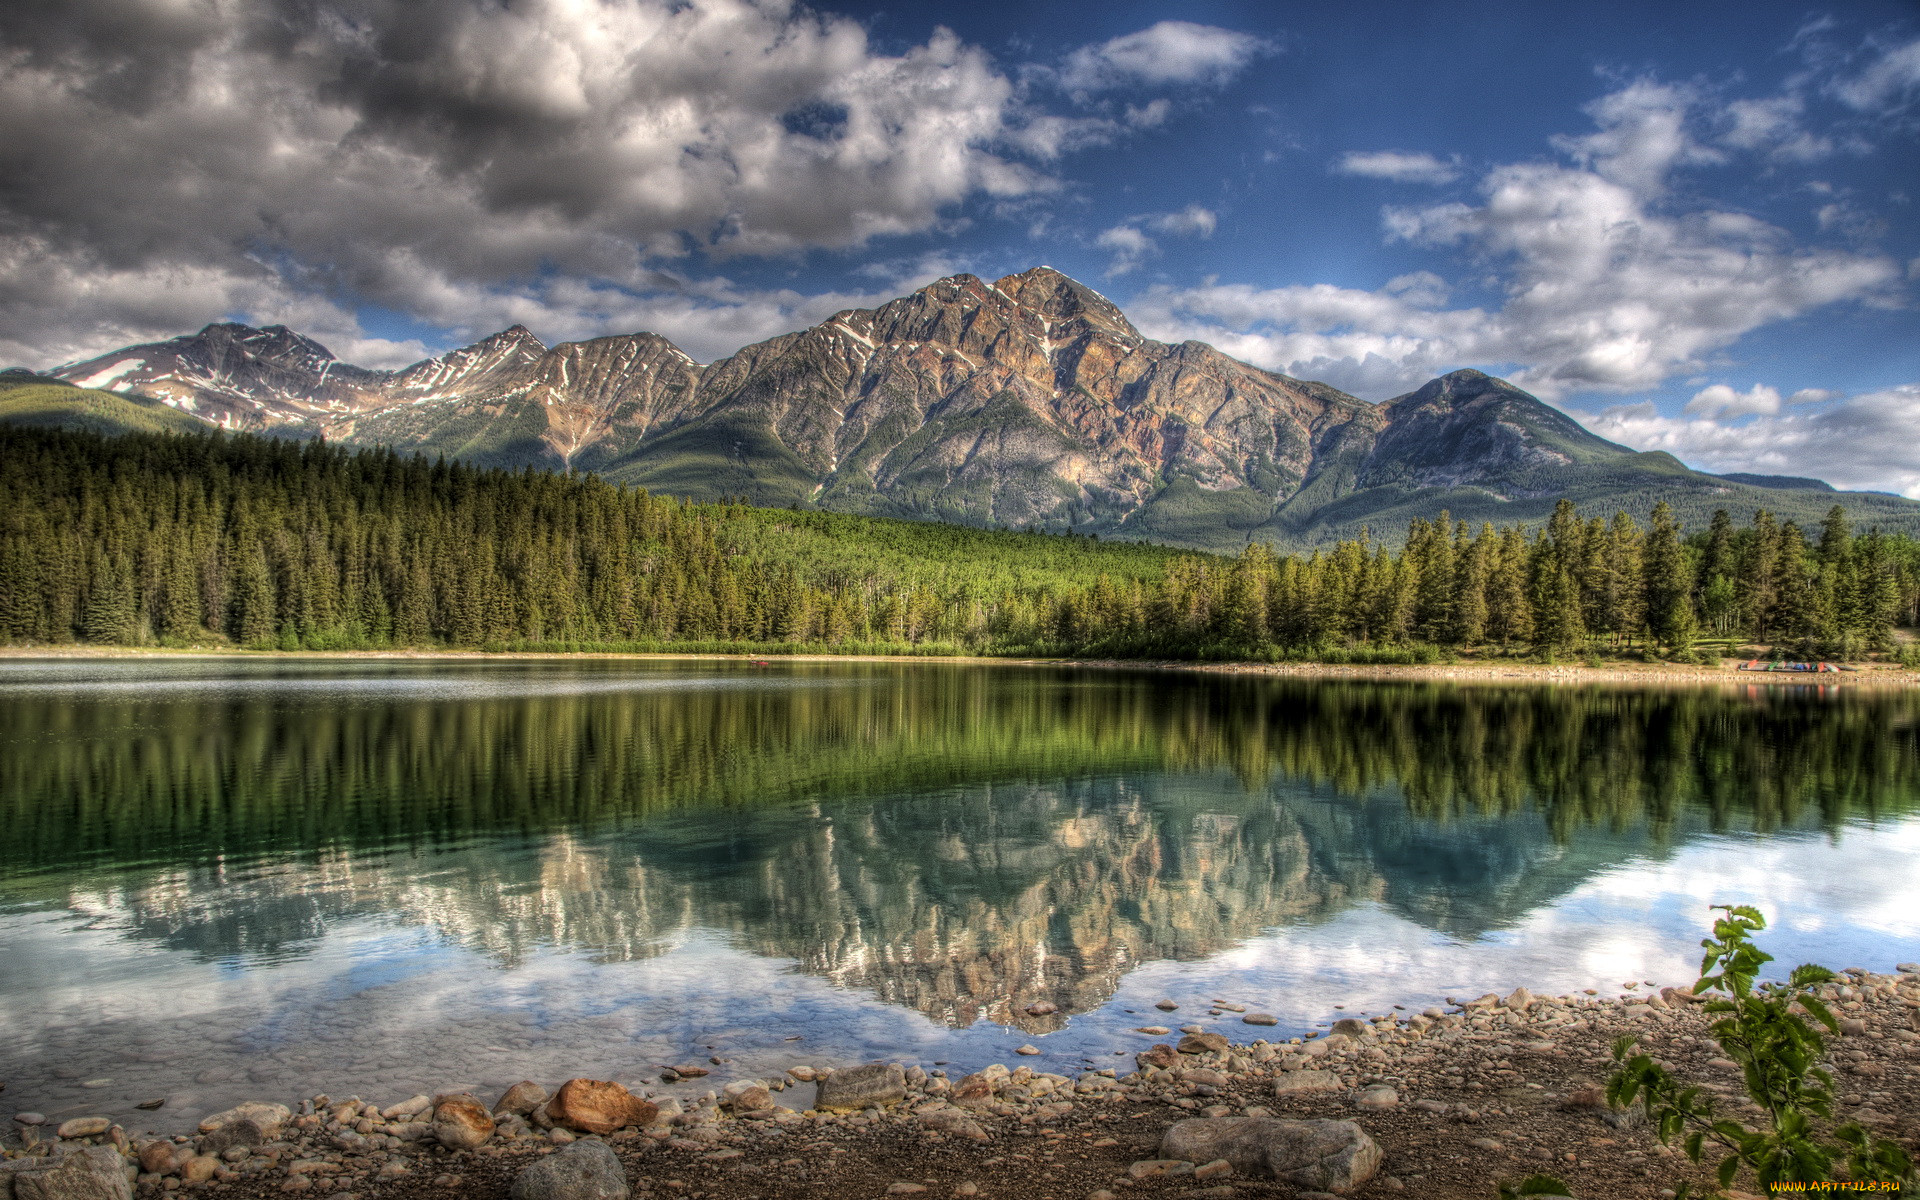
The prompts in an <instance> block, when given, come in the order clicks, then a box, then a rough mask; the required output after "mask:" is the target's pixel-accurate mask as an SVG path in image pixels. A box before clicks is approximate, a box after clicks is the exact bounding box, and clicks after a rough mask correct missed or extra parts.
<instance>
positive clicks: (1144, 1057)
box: [1133, 1042, 1180, 1069]
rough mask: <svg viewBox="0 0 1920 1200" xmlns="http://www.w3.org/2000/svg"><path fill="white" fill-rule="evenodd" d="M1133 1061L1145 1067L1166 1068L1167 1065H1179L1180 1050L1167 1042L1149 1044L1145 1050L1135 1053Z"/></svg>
mask: <svg viewBox="0 0 1920 1200" xmlns="http://www.w3.org/2000/svg"><path fill="white" fill-rule="evenodd" d="M1133 1061H1134V1062H1135V1063H1136V1064H1137V1065H1139V1066H1140V1067H1143V1068H1145V1067H1160V1068H1163V1069H1164V1068H1167V1067H1177V1066H1179V1065H1180V1052H1179V1051H1178V1050H1175V1049H1174V1048H1173V1047H1172V1046H1169V1045H1167V1044H1166V1043H1165V1042H1159V1043H1157V1044H1155V1045H1152V1046H1148V1047H1147V1048H1146V1049H1145V1050H1142V1051H1141V1052H1140V1053H1138V1054H1136V1055H1134V1056H1133Z"/></svg>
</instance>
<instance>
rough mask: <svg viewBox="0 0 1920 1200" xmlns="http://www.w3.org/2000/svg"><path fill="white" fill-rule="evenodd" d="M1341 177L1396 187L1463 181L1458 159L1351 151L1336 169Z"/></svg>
mask: <svg viewBox="0 0 1920 1200" xmlns="http://www.w3.org/2000/svg"><path fill="white" fill-rule="evenodd" d="M1333 169H1334V170H1335V171H1336V172H1338V173H1340V174H1342V175H1365V176H1367V177H1369V178H1372V179H1389V180H1392V181H1393V182H1394V183H1452V182H1453V181H1454V180H1456V179H1458V178H1460V163H1459V160H1458V159H1457V158H1454V159H1445V160H1443V159H1439V158H1435V157H1434V156H1433V155H1431V154H1424V153H1418V152H1414V151H1408V150H1349V151H1347V152H1346V153H1345V154H1342V155H1341V156H1340V157H1339V158H1338V159H1337V160H1336V161H1335V162H1334V165H1333Z"/></svg>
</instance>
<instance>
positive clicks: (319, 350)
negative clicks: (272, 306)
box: [191, 321, 336, 363]
mask: <svg viewBox="0 0 1920 1200" xmlns="http://www.w3.org/2000/svg"><path fill="white" fill-rule="evenodd" d="M191 340H194V341H198V342H202V343H204V344H206V345H207V346H208V347H209V348H210V349H214V350H216V352H222V353H238V354H241V355H244V356H245V357H248V358H254V359H260V360H262V361H265V362H273V363H288V362H295V361H302V360H305V361H310V362H322V363H326V362H334V361H336V360H335V359H334V357H333V351H331V350H329V349H327V348H326V347H325V346H322V345H321V344H320V343H319V342H316V341H314V340H313V339H312V338H310V337H306V336H304V335H302V334H298V333H295V332H294V331H293V330H291V329H288V328H287V327H286V326H285V325H267V326H264V327H263V328H259V329H255V328H254V327H253V326H251V325H243V324H240V323H239V322H236V321H223V322H217V323H215V324H212V325H208V326H207V327H206V328H204V329H202V330H201V331H200V332H199V333H198V334H195V335H194V337H193V339H191Z"/></svg>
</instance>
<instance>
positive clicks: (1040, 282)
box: [993, 267, 1143, 341]
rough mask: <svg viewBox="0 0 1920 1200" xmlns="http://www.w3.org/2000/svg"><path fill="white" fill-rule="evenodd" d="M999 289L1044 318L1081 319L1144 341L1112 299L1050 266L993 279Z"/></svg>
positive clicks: (1094, 325) (1021, 305) (1048, 319)
mask: <svg viewBox="0 0 1920 1200" xmlns="http://www.w3.org/2000/svg"><path fill="white" fill-rule="evenodd" d="M993 286H994V287H995V288H996V289H997V290H998V291H1000V292H1002V293H1003V294H1005V295H1007V296H1009V297H1011V298H1012V299H1013V300H1014V302H1015V303H1017V304H1019V305H1020V307H1022V308H1025V309H1029V310H1031V311H1033V312H1035V313H1037V314H1039V315H1040V316H1041V317H1043V318H1045V319H1046V320H1047V321H1049V322H1052V323H1056V324H1057V323H1061V322H1084V323H1086V324H1087V325H1089V326H1091V327H1093V328H1095V329H1098V330H1100V331H1101V332H1105V333H1110V334H1115V335H1118V336H1120V337H1123V338H1126V339H1128V340H1130V341H1141V340H1143V339H1142V338H1141V336H1140V331H1139V330H1137V329H1135V328H1134V327H1133V322H1131V321H1129V320H1127V318H1126V315H1125V314H1124V313H1122V312H1121V311H1120V309H1119V307H1118V306H1116V305H1115V304H1114V303H1113V301H1111V300H1109V299H1107V298H1106V297H1105V296H1102V295H1101V294H1100V293H1099V292H1096V291H1094V290H1093V289H1092V288H1090V287H1088V286H1087V285H1086V284H1084V283H1081V282H1079V281H1078V280H1075V279H1072V278H1069V277H1068V276H1066V275H1063V274H1061V273H1060V272H1058V271H1056V270H1054V269H1053V268H1052V267H1033V268H1031V269H1029V270H1025V271H1022V272H1020V273H1019V274H1017V275H1008V276H1006V277H1005V278H1002V279H999V280H996V281H995V282H994V285H993Z"/></svg>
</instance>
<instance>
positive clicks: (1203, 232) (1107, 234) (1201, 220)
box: [1093, 204, 1219, 279]
mask: <svg viewBox="0 0 1920 1200" xmlns="http://www.w3.org/2000/svg"><path fill="white" fill-rule="evenodd" d="M1218 225H1219V218H1218V217H1217V216H1216V215H1215V214H1214V212H1213V210H1212V209H1210V208H1202V207H1201V206H1200V205H1198V204H1189V205H1187V206H1186V207H1185V208H1183V209H1181V210H1180V211H1179V212H1168V213H1143V214H1141V215H1140V216H1137V217H1130V218H1128V220H1127V221H1126V222H1125V223H1124V224H1120V225H1115V226H1114V227H1113V228H1111V229H1107V230H1104V231H1102V232H1101V234H1100V235H1099V236H1098V237H1096V238H1094V240H1093V244H1094V245H1096V246H1098V247H1100V248H1101V249H1102V250H1109V251H1112V253H1113V260H1112V261H1111V262H1110V263H1109V264H1108V266H1107V277H1108V278H1109V279H1112V278H1115V277H1117V276H1120V275H1125V274H1128V273H1130V272H1132V271H1134V270H1136V269H1138V268H1139V266H1140V264H1141V263H1142V262H1144V261H1146V260H1147V259H1148V258H1150V257H1152V256H1153V255H1155V254H1158V253H1159V252H1160V244H1159V243H1158V242H1156V241H1154V240H1153V239H1152V238H1151V237H1149V236H1147V234H1146V233H1145V232H1143V229H1151V230H1153V231H1154V232H1156V233H1161V234H1166V235H1169V236H1172V237H1198V238H1210V237H1212V236H1213V231H1214V229H1215V228H1216V227H1217V226H1218Z"/></svg>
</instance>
